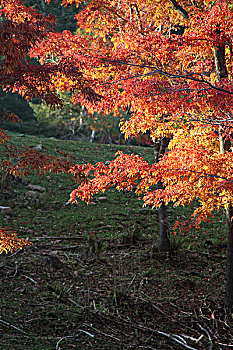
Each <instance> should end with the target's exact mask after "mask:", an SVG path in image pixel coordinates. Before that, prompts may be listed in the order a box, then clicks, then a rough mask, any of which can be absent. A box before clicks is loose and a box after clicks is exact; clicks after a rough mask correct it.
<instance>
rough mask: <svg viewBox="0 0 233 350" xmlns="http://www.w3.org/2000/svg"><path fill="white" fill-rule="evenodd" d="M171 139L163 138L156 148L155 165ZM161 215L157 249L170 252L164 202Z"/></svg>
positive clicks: (159, 187)
mask: <svg viewBox="0 0 233 350" xmlns="http://www.w3.org/2000/svg"><path fill="white" fill-rule="evenodd" d="M169 141H170V139H169V138H168V137H163V138H162V139H161V140H160V141H159V142H157V144H156V147H155V163H158V162H159V158H160V157H162V156H163V155H164V153H165V150H166V147H167V146H168V144H169ZM157 188H158V189H163V184H162V182H161V181H159V182H158V184H157ZM158 214H159V241H158V243H157V247H158V249H159V250H160V251H168V250H169V249H170V247H171V245H170V239H169V237H170V234H169V223H168V215H167V207H166V205H165V204H164V203H163V202H162V204H161V206H160V207H159V208H158Z"/></svg>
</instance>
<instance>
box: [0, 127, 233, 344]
mask: <svg viewBox="0 0 233 350" xmlns="http://www.w3.org/2000/svg"><path fill="white" fill-rule="evenodd" d="M10 135H11V142H12V143H13V144H17V145H18V147H21V146H22V145H24V144H25V145H27V146H36V145H38V144H39V143H42V145H43V149H42V152H44V153H48V154H55V153H56V152H57V151H59V150H62V151H63V152H69V153H72V154H73V155H74V156H75V157H76V158H77V162H78V163H79V164H82V163H85V162H91V163H93V162H96V161H100V160H102V161H107V160H111V159H113V158H114V154H115V152H116V151H117V150H118V149H121V150H122V151H123V152H128V153H131V152H133V153H140V154H141V155H143V156H144V157H145V158H146V159H147V160H149V161H151V162H153V148H150V147H147V148H142V147H131V146H118V145H99V144H87V143H86V144H85V143H80V142H73V141H61V140H56V139H48V138H37V137H35V136H34V137H33V136H27V135H20V134H13V133H10ZM2 150H3V148H1V149H0V155H1V154H3V152H2ZM30 184H33V185H40V186H42V187H43V188H44V189H45V191H44V192H41V193H39V192H38V193H37V194H36V195H35V196H33V197H30V196H29V195H28V191H29V188H30V187H28V186H29V185H30ZM0 188H1V190H0V205H1V206H9V207H11V208H12V213H11V215H6V214H3V213H0V225H1V226H2V227H11V228H13V229H15V230H16V231H17V232H18V234H19V236H20V237H24V238H25V237H28V238H29V240H31V241H32V242H33V245H32V246H31V247H29V248H27V249H25V250H23V251H17V252H15V253H12V254H8V255H5V254H1V255H0V280H1V282H0V295H1V298H0V340H1V342H0V349H1V350H13V349H17V350H29V349H30V350H55V349H56V350H71V349H81V350H87V349H94V350H99V349H106V350H109V349H112V350H114V349H119V350H120V349H123V350H126V349H127V350H128V349H135V350H137V349H143V350H152V349H158V350H159V349H164V350H165V349H196V350H197V349H209V350H210V349H231V348H232V349H233V331H232V330H233V314H232V311H230V310H227V309H225V308H224V289H225V274H226V272H225V271H226V227H225V217H224V215H223V214H222V213H216V215H215V216H214V218H213V219H212V220H211V222H209V223H205V224H203V225H202V227H201V228H200V229H193V230H192V231H191V232H188V233H187V234H186V235H185V236H183V235H181V234H177V235H174V234H173V233H172V226H173V224H174V222H175V221H177V220H178V221H182V220H185V219H188V218H189V216H190V214H191V213H192V210H193V207H194V206H195V205H197V204H196V203H194V204H193V206H192V207H188V208H173V207H172V206H170V207H169V209H168V211H169V220H170V224H171V243H172V249H171V251H170V252H168V253H160V252H158V251H157V250H156V241H157V239H158V218H157V214H156V210H155V209H151V208H143V207H142V202H141V201H139V200H138V199H137V198H136V196H135V195H134V194H133V193H127V192H126V193H125V192H120V193H119V192H116V191H115V190H114V189H112V190H110V191H108V192H107V193H104V194H102V195H98V196H96V197H95V198H93V202H92V204H91V205H88V206H87V205H86V204H85V203H79V204H78V205H71V204H69V205H68V204H67V201H68V199H69V194H70V192H71V191H72V190H73V189H74V188H75V183H74V182H73V180H72V179H71V178H70V177H69V176H68V175H66V174H60V175H55V174H47V175H44V176H40V177H39V176H37V175H33V176H30V177H27V178H24V179H23V180H20V181H13V180H12V181H9V179H8V180H6V177H5V174H4V172H2V173H1V174H0Z"/></svg>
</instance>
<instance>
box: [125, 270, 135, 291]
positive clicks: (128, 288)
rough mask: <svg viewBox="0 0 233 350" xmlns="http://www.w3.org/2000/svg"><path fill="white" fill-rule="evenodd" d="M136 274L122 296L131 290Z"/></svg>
mask: <svg viewBox="0 0 233 350" xmlns="http://www.w3.org/2000/svg"><path fill="white" fill-rule="evenodd" d="M136 276H137V274H135V275H134V276H133V278H132V281H131V282H130V284H129V285H128V287H127V288H126V290H125V291H124V294H125V295H126V294H127V293H128V291H129V290H130V289H131V287H132V285H133V283H134V280H135V278H136Z"/></svg>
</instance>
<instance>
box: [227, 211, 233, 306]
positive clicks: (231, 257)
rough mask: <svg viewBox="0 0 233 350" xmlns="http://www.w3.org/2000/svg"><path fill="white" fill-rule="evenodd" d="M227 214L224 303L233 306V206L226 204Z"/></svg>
mask: <svg viewBox="0 0 233 350" xmlns="http://www.w3.org/2000/svg"><path fill="white" fill-rule="evenodd" d="M226 216H227V241H228V246H227V285H226V294H225V305H226V306H227V307H229V308H233V221H232V218H233V208H232V206H231V205H228V207H227V209H226Z"/></svg>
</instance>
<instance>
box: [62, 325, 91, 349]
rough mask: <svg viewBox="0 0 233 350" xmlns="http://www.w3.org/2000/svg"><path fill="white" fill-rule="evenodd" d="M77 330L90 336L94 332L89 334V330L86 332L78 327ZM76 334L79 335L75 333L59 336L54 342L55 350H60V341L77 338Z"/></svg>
mask: <svg viewBox="0 0 233 350" xmlns="http://www.w3.org/2000/svg"><path fill="white" fill-rule="evenodd" d="M78 332H83V333H85V334H87V335H89V336H90V337H92V338H94V334H91V333H89V332H87V331H84V330H83V329H78ZM78 336H79V335H78V334H76V335H67V336H66V337H62V338H60V339H59V340H58V342H57V344H56V350H61V348H60V346H59V344H60V343H61V342H62V340H64V339H68V338H77V337H78Z"/></svg>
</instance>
